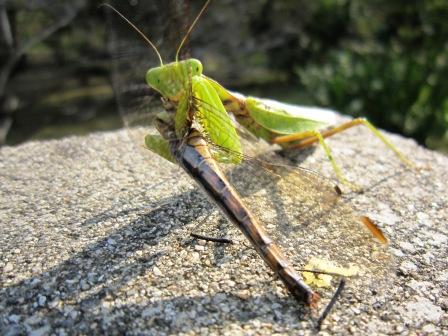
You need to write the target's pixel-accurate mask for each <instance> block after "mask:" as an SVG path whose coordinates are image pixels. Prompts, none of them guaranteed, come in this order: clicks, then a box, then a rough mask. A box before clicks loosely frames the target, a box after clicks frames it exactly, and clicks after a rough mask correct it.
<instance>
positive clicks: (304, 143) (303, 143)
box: [274, 118, 415, 168]
mask: <svg viewBox="0 0 448 336" xmlns="http://www.w3.org/2000/svg"><path fill="white" fill-rule="evenodd" d="M358 125H364V126H366V127H367V128H368V129H369V130H370V131H371V132H372V133H373V134H374V135H375V136H376V137H378V138H379V139H380V140H381V141H382V142H383V143H384V144H385V145H386V146H387V147H389V148H390V149H391V150H392V151H393V152H394V153H395V154H396V155H397V156H398V158H399V159H400V160H401V161H402V162H403V163H404V164H405V165H406V166H408V167H410V168H414V167H415V165H414V164H413V163H412V162H411V161H409V160H408V159H407V158H406V157H405V156H404V155H403V154H402V153H401V152H400V151H399V150H398V149H397V148H396V147H395V146H394V145H393V144H392V143H391V142H390V141H389V140H388V139H386V137H385V136H384V135H382V134H381V132H380V131H378V129H377V128H376V127H375V126H373V125H372V124H371V123H370V122H369V121H368V120H366V119H364V118H356V119H353V120H350V121H347V122H345V123H343V124H341V125H339V126H335V127H332V128H330V129H327V130H325V131H322V132H321V133H320V134H321V137H323V138H327V137H330V136H332V135H334V134H337V133H340V132H343V131H345V130H347V129H349V128H351V127H353V126H358ZM296 140H300V141H299V142H298V143H297V144H294V145H293V146H292V147H294V148H305V147H308V146H310V145H312V144H313V143H315V142H317V141H319V142H320V139H319V137H318V136H317V135H314V136H309V137H307V136H302V135H301V133H298V134H291V135H286V136H281V137H277V138H276V139H275V140H274V142H275V143H285V142H291V141H296Z"/></svg>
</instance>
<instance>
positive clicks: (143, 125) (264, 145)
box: [106, 1, 406, 308]
mask: <svg viewBox="0 0 448 336" xmlns="http://www.w3.org/2000/svg"><path fill="white" fill-rule="evenodd" d="M209 2H210V1H207V2H206V3H205V5H204V6H203V7H202V9H201V10H200V12H199V14H198V15H197V16H196V18H195V20H194V21H193V23H192V24H191V25H190V27H189V29H188V31H187V33H186V34H185V35H184V36H183V39H182V40H181V42H180V44H179V46H178V48H177V52H176V56H175V61H174V62H172V63H169V64H166V65H165V64H164V63H163V60H162V57H161V52H162V51H163V50H164V49H163V48H168V47H169V46H167V44H170V43H169V41H170V40H171V41H172V40H173V39H174V40H175V39H176V38H179V36H176V37H173V34H172V33H170V32H171V31H172V29H170V28H171V27H170V22H159V21H157V18H158V16H157V13H158V12H159V11H161V10H168V9H167V8H161V7H160V6H164V5H160V4H158V5H157V4H154V3H152V4H145V6H147V7H146V8H145V10H142V11H141V12H140V10H141V9H142V8H141V7H140V8H138V10H137V7H138V6H134V8H133V9H134V10H133V12H132V13H133V14H132V15H133V18H134V19H135V20H133V21H134V22H137V21H139V22H140V21H142V20H143V21H145V20H147V21H146V22H148V21H149V22H150V21H151V20H153V21H155V22H153V25H152V27H153V28H154V31H152V33H153V34H152V35H156V36H157V35H158V36H161V38H160V40H159V42H152V41H151V40H150V39H149V38H148V37H147V36H146V35H145V34H144V33H143V32H142V31H141V30H140V28H138V27H137V26H136V25H135V24H134V23H133V22H131V21H130V20H129V19H128V18H127V17H125V16H124V15H123V14H122V11H121V10H117V9H115V7H112V6H110V5H106V6H107V7H108V9H109V10H111V11H112V12H114V13H115V14H116V16H117V17H119V18H120V19H122V20H124V21H125V23H127V24H128V26H127V27H128V28H129V26H130V27H131V29H128V30H126V29H117V27H120V25H119V24H118V23H114V24H113V25H111V27H112V31H111V34H112V38H111V50H112V52H113V55H114V57H115V61H114V72H113V73H114V75H113V76H114V88H115V92H116V94H117V98H118V102H119V104H120V106H121V111H122V113H123V117H124V120H125V123H126V125H127V127H128V129H129V132H130V133H131V136H132V137H133V138H135V139H136V140H137V142H138V143H139V144H140V146H145V147H146V148H147V149H150V150H151V151H152V153H153V155H159V156H162V157H163V158H165V159H167V160H168V161H170V162H172V163H174V164H176V165H178V166H180V167H181V168H183V170H184V171H185V172H186V173H187V174H188V175H189V176H190V177H191V178H192V180H194V181H195V182H196V184H197V185H199V187H200V188H201V189H202V190H203V192H204V193H205V194H206V195H207V197H208V198H209V199H210V200H211V201H212V202H213V203H214V204H215V205H216V206H217V207H218V208H219V209H220V210H221V211H222V213H223V214H224V216H225V217H226V218H227V219H228V220H229V221H230V222H231V223H233V224H235V225H236V226H237V227H238V228H239V229H240V231H242V233H243V234H244V235H245V236H246V238H247V239H248V240H249V241H250V243H251V244H252V246H253V247H254V249H255V250H256V251H257V252H258V254H259V255H260V256H261V258H262V259H263V260H264V261H265V262H266V264H267V265H268V266H269V267H270V268H271V270H272V271H273V272H274V273H275V274H276V275H277V276H278V278H279V279H280V280H281V281H282V282H283V284H284V285H285V287H286V288H287V289H288V291H289V292H290V293H291V294H292V295H293V296H294V297H295V298H296V299H297V300H298V301H300V302H302V303H305V304H306V305H308V306H309V307H312V308H315V307H317V306H318V303H319V301H320V300H321V296H322V293H319V294H318V293H317V292H316V291H315V290H314V289H312V288H311V287H310V284H308V283H306V282H305V281H304V280H303V276H305V277H306V274H307V273H309V272H306V270H305V271H304V273H302V275H301V274H300V272H299V271H298V270H299V269H302V270H303V265H304V263H305V262H306V261H309V260H322V259H324V260H327V261H329V262H330V263H334V265H338V266H334V267H333V266H330V267H327V269H330V271H328V272H327V273H333V275H334V273H338V272H339V271H340V272H341V273H344V271H343V270H348V269H354V268H356V269H357V271H356V272H354V273H356V274H357V275H361V274H362V276H359V278H361V279H362V280H361V281H360V284H365V283H366V282H367V281H368V282H370V283H375V282H378V281H380V279H383V278H384V277H385V275H386V274H387V270H388V269H389V267H390V265H391V257H390V255H389V253H388V252H387V249H384V248H382V247H381V246H379V244H378V242H377V241H375V240H374V239H373V237H372V232H373V233H374V234H375V235H376V237H377V238H379V239H380V240H382V241H383V242H385V237H384V236H383V235H382V233H381V230H379V229H378V228H377V227H376V226H375V225H374V224H373V223H372V221H371V220H370V219H369V218H368V217H359V216H357V215H356V214H355V213H354V211H353V209H352V208H351V207H350V205H349V204H348V203H347V202H345V201H344V200H343V198H342V197H341V195H340V190H339V189H338V188H335V184H334V183H332V181H331V180H329V179H327V178H324V177H322V176H321V175H319V174H318V173H316V172H314V171H311V170H307V169H304V168H300V167H293V166H291V165H290V164H289V162H287V161H286V160H285V159H284V158H283V157H281V156H279V155H278V153H277V151H276V148H275V147H273V146H271V145H272V143H287V145H289V144H291V143H292V145H294V146H303V144H304V142H303V141H302V140H304V141H306V142H307V143H312V142H315V141H319V142H320V143H321V144H323V147H324V149H325V150H326V152H327V154H328V156H329V158H330V160H332V157H331V153H330V152H329V151H328V147H327V146H326V145H325V142H324V141H323V137H326V136H329V135H331V132H337V131H339V130H341V129H343V128H348V127H351V126H352V125H355V124H356V122H355V123H351V124H346V125H345V126H342V127H339V128H338V129H336V130H335V129H333V130H332V131H329V132H327V133H322V134H323V135H322V134H321V133H318V132H316V131H314V128H313V126H308V128H311V130H309V131H306V132H307V133H306V134H305V135H306V136H304V134H302V135H299V136H296V137H293V138H292V139H290V138H287V137H291V136H292V135H291V134H289V135H288V134H286V135H285V134H283V136H281V137H276V138H274V137H273V136H272V134H273V132H272V128H273V126H272V123H271V124H270V122H269V121H266V120H267V119H269V117H272V118H273V119H274V123H275V122H277V123H278V124H279V125H280V126H281V127H283V128H285V120H286V119H288V118H289V121H290V122H292V123H296V124H297V122H298V119H297V118H296V119H294V118H293V117H291V114H289V113H288V111H286V110H283V109H288V106H287V105H281V109H279V108H278V106H274V105H272V104H270V103H269V101H267V100H257V99H255V98H254V99H252V100H250V101H248V100H247V99H246V100H245V101H244V104H242V101H243V99H244V97H242V96H240V95H238V94H236V93H231V92H230V91H227V90H225V89H224V88H222V87H221V86H220V84H219V83H218V82H216V81H214V80H212V79H210V78H208V77H205V76H203V74H202V71H203V65H202V64H201V62H200V61H198V60H197V59H191V58H189V59H183V60H179V53H180V50H181V48H182V46H183V45H184V43H185V41H186V39H187V37H188V36H189V35H190V33H191V31H192V29H193V27H194V26H195V24H196V22H197V21H198V19H199V17H200V16H201V15H202V13H203V12H204V11H205V9H206V7H207V5H208V4H209ZM142 13H145V15H143V14H142ZM123 26H125V25H123ZM121 28H123V27H121ZM132 34H134V35H140V37H143V39H144V41H145V42H146V43H136V41H135V36H134V38H132V37H130V36H132ZM161 42H163V43H164V44H165V47H161V46H160V45H159V47H156V44H160V43H161ZM147 45H149V47H150V48H151V49H152V50H153V52H154V53H155V56H156V57H154V53H153V55H152V57H151V55H150V54H149V53H148V51H147V49H146V48H147ZM171 48H172V44H171ZM155 59H159V63H160V64H158V65H156V63H155ZM204 67H205V65H204ZM204 71H205V69H204ZM145 72H146V83H145ZM173 73H174V74H175V75H173ZM175 78H182V79H183V81H180V82H177V81H175ZM216 101H219V102H221V103H222V104H221V105H219V104H218V106H217V105H216ZM249 104H250V105H251V107H250V108H251V109H252V110H254V111H256V112H255V115H256V117H255V120H253V119H254V118H252V119H250V116H249V115H248V114H247V109H248V107H247V106H248V105H249ZM257 111H258V113H257ZM228 112H230V113H233V116H234V117H233V118H232V117H230V115H229V114H228ZM275 114H276V116H275ZM300 121H301V122H302V123H307V122H308V123H309V124H310V123H313V122H314V123H316V124H317V123H318V121H315V120H306V119H304V118H303V117H302V118H301V119H300ZM238 124H239V125H240V126H242V127H240V126H238ZM365 125H366V126H368V127H369V125H370V124H365ZM372 127H373V126H372ZM305 128H306V127H305ZM369 128H370V127H369ZM370 129H371V130H373V131H374V133H375V134H376V133H377V132H378V131H376V129H374V128H373V129H372V128H370ZM290 133H291V132H290ZM378 134H380V133H379V132H378ZM379 137H380V138H381V139H382V140H383V139H384V141H385V143H386V144H388V145H390V146H391V148H392V149H394V151H396V150H395V147H393V146H392V145H391V144H390V143H389V142H388V141H387V139H385V138H384V137H383V136H382V135H381V134H380V135H379ZM285 139H286V140H285ZM296 141H298V143H295V142H296ZM148 152H149V151H148ZM396 152H397V155H398V156H399V157H400V158H402V159H404V160H406V159H405V158H404V157H403V156H402V155H401V154H400V153H399V152H398V151H396ZM332 164H333V166H335V163H334V161H332ZM335 170H336V172H338V171H339V170H338V168H337V166H336V168H335ZM338 177H339V178H340V180H342V182H345V183H348V181H347V180H345V178H343V177H342V175H341V174H340V173H338ZM363 224H364V226H366V227H367V228H368V229H369V230H370V231H369V230H362V229H361V228H362V227H363ZM298 265H302V267H299V266H298ZM332 267H333V270H336V271H333V272H332V271H331V268H332ZM358 269H359V271H358ZM317 272H319V271H317ZM324 273H325V272H324ZM327 275H328V274H327ZM329 275H331V274H329ZM354 281H355V280H354ZM322 291H325V290H324V289H322ZM330 292H331V291H330Z"/></svg>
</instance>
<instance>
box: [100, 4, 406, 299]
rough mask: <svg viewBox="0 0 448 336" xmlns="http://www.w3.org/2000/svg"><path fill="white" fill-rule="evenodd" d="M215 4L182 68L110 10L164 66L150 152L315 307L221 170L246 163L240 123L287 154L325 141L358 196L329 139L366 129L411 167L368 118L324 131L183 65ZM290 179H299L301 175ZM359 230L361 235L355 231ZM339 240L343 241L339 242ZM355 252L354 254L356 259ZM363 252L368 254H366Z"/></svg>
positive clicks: (153, 74) (149, 76) (153, 77)
mask: <svg viewBox="0 0 448 336" xmlns="http://www.w3.org/2000/svg"><path fill="white" fill-rule="evenodd" d="M209 3H210V0H207V1H206V3H205V4H204V6H203V7H202V9H201V11H200V12H199V14H198V15H197V17H196V18H195V20H194V21H193V23H192V24H191V26H190V27H189V29H188V31H187V33H186V34H185V36H184V37H183V39H182V41H181V42H180V44H179V47H178V49H177V52H176V57H175V61H174V62H172V63H168V64H164V62H163V60H162V57H161V55H160V53H159V51H158V49H157V48H156V46H155V45H154V43H153V42H152V41H151V40H150V39H148V38H147V37H146V36H145V35H144V34H143V33H142V32H141V31H140V30H139V29H138V28H137V27H136V26H135V25H134V24H133V23H132V22H130V21H129V20H128V19H127V18H126V17H124V16H123V15H122V14H121V13H120V12H119V11H117V10H116V9H115V8H114V7H112V6H110V5H105V6H107V7H109V8H110V9H112V10H113V11H115V12H116V13H117V14H118V15H119V16H120V17H121V18H122V19H123V20H125V21H126V22H127V23H128V24H129V25H130V26H131V27H132V28H133V29H134V30H135V31H136V32H137V33H138V34H140V36H141V37H142V38H143V39H144V40H145V41H146V42H147V43H148V44H149V45H150V47H151V48H152V49H153V50H154V52H155V54H156V55H157V57H158V59H159V63H160V65H159V66H156V67H152V68H150V69H149V70H147V72H146V75H145V80H146V84H147V85H148V86H149V87H150V88H151V89H152V90H154V91H156V92H158V93H159V95H160V96H161V99H162V102H163V107H164V110H163V111H159V112H158V113H157V114H156V116H155V118H154V120H153V121H154V124H155V127H156V129H157V131H158V134H147V135H146V136H145V140H144V143H145V147H146V148H147V149H149V150H150V151H152V152H154V153H156V154H157V155H159V156H161V157H162V158H164V159H166V160H168V161H170V162H172V163H174V164H177V165H179V166H181V167H182V168H183V169H184V170H185V171H186V172H187V173H188V174H189V175H190V176H191V177H192V178H193V179H194V180H195V181H196V182H197V183H198V184H199V185H200V186H201V187H202V189H203V190H204V191H205V192H206V194H207V195H208V196H209V199H211V200H213V201H214V202H215V204H217V205H218V206H219V207H220V208H221V210H222V212H223V213H224V214H225V215H226V216H227V218H228V219H229V220H230V221H231V222H233V223H235V224H236V225H237V226H238V227H239V228H240V230H241V231H242V232H243V233H244V234H245V235H246V237H247V238H248V239H249V240H250V242H251V243H252V244H253V246H254V247H255V249H256V250H257V252H258V253H259V254H260V255H261V256H262V258H263V259H264V260H265V261H266V263H267V264H268V265H269V266H270V268H271V269H272V270H273V271H274V272H275V273H276V274H277V275H278V276H279V277H280V279H281V280H282V281H283V283H284V284H285V286H286V287H287V288H288V290H289V291H290V292H291V293H292V294H293V295H294V296H295V297H296V298H297V299H298V300H300V301H302V302H303V301H304V302H306V303H307V304H308V305H310V306H315V305H316V304H317V302H318V300H319V295H318V294H317V293H315V292H314V291H313V290H311V288H310V287H309V286H308V285H307V284H305V283H303V282H302V281H301V280H300V276H299V275H298V274H297V273H296V272H295V271H294V269H293V268H292V267H291V265H290V263H289V262H288V260H287V258H285V256H284V255H283V254H282V252H281V251H280V250H279V248H277V246H276V245H275V244H274V242H273V241H272V240H271V239H270V238H269V236H268V235H267V234H266V232H265V231H264V229H263V227H262V226H261V225H260V224H261V223H259V222H258V219H257V218H256V216H255V215H254V214H252V211H251V209H250V207H248V206H246V205H245V204H244V202H243V201H242V200H241V199H240V197H239V195H238V191H237V190H236V188H233V186H232V185H231V184H230V183H229V181H227V179H226V176H225V174H224V173H223V172H221V171H220V169H219V167H218V164H216V163H223V164H231V165H235V166H238V165H239V164H240V163H242V161H243V160H244V159H245V151H244V148H243V145H242V141H241V139H240V136H239V133H238V131H237V127H236V124H235V123H238V124H239V125H240V126H242V127H243V128H244V129H246V130H247V131H248V132H250V133H251V134H252V135H253V136H255V137H256V138H259V139H262V140H264V141H266V142H268V143H270V144H278V145H280V146H281V147H284V148H303V147H307V146H309V145H311V144H313V143H315V142H319V143H320V144H321V146H322V147H323V149H324V151H325V153H326V155H327V157H328V158H329V160H330V162H331V164H332V166H333V168H334V171H335V173H336V175H337V177H338V179H339V180H340V181H341V182H342V183H343V184H345V185H347V186H348V187H350V188H351V189H354V190H359V187H357V186H356V185H355V184H354V183H352V182H350V181H348V180H347V179H346V178H345V177H344V176H343V174H342V172H341V169H340V168H339V166H338V165H337V163H336V161H335V160H334V158H333V157H332V154H331V150H330V148H329V146H328V145H327V144H326V142H325V140H324V139H325V138H326V137H329V136H331V135H333V134H336V133H339V132H342V131H344V130H345V129H347V128H350V127H353V126H356V125H364V126H366V127H367V128H368V129H370V130H371V131H372V132H373V134H375V135H376V136H377V137H378V138H379V139H381V140H382V141H383V142H384V143H385V144H386V145H387V146H388V147H389V148H391V149H392V150H393V151H394V152H395V153H396V154H397V156H398V157H399V158H400V159H401V160H402V161H403V162H404V163H405V164H406V165H412V163H411V162H410V161H409V160H408V159H406V158H405V157H404V155H403V154H401V153H400V152H399V151H398V149H396V148H395V146H394V145H393V144H392V143H390V142H389V141H388V140H387V139H386V138H385V137H384V136H383V135H382V134H381V133H380V132H379V131H378V130H377V129H376V128H375V127H374V126H372V125H371V124H370V123H369V122H368V121H367V120H365V119H354V120H351V121H349V122H346V123H344V124H342V125H339V126H330V127H329V128H325V127H326V126H328V124H326V123H325V122H324V121H323V120H322V118H320V116H316V117H315V118H313V117H312V116H309V115H305V114H303V115H301V114H297V113H292V112H291V111H290V110H288V109H287V108H286V107H281V106H279V105H275V104H271V103H269V102H268V101H266V100H263V99H259V98H255V97H246V96H243V95H241V94H238V93H234V92H231V91H229V90H227V89H226V88H224V87H223V86H222V85H221V84H220V83H218V82H217V81H215V80H213V79H211V78H209V77H207V76H206V75H204V73H203V65H202V63H201V62H200V61H199V60H198V59H194V58H190V59H186V60H179V53H180V50H181V49H182V46H183V45H184V43H185V41H186V39H187V37H188V36H189V35H190V33H191V31H192V30H193V28H194V26H195V25H196V23H197V21H198V19H199V18H200V17H201V15H202V14H203V12H204V11H205V9H206V8H207V6H208V4H209ZM142 77H143V76H142ZM142 80H143V79H142ZM274 168H279V167H274ZM291 175H293V177H295V178H299V176H298V174H295V173H292V174H291ZM310 181H311V180H310ZM284 186H285V188H284V190H283V191H285V193H287V192H290V193H291V194H292V197H293V198H294V197H296V196H297V193H294V192H293V191H291V190H292V189H294V188H295V187H294V186H289V185H287V183H285V185H284ZM287 189H289V190H287ZM298 189H299V188H297V190H298ZM294 200H295V198H294ZM296 203H297V202H296ZM291 204H294V202H291ZM266 207H267V206H266ZM294 208H297V207H296V206H294ZM347 225H349V224H347ZM366 226H367V225H366ZM352 231H353V232H355V231H356V229H352ZM371 231H373V230H371ZM302 232H303V231H302ZM355 234H356V233H355ZM317 235H318V234H316V236H317ZM380 235H381V233H380ZM322 237H323V238H329V237H330V234H328V233H327V234H324V235H323V236H322ZM353 237H354V236H352V237H351V239H353ZM377 237H378V236H377ZM338 238H342V236H341V235H339V236H338ZM337 247H340V246H337ZM352 248H353V247H352ZM347 250H348V249H347ZM351 251H352V250H350V251H349V252H350V253H352V252H351ZM360 251H361V253H363V252H364V250H362V248H360ZM352 257H353V255H352Z"/></svg>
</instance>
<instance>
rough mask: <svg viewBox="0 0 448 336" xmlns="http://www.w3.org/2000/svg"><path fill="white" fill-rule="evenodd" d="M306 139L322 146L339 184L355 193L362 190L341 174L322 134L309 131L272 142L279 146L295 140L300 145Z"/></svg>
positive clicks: (294, 146)
mask: <svg viewBox="0 0 448 336" xmlns="http://www.w3.org/2000/svg"><path fill="white" fill-rule="evenodd" d="M284 138H286V139H287V140H285V141H283V139H284ZM302 139H303V140H302ZM308 139H313V140H314V141H313V142H311V143H310V144H312V143H314V142H316V141H319V143H320V145H321V146H322V148H323V150H324V152H325V154H326V155H327V157H328V160H330V163H331V165H332V166H333V170H334V172H335V173H336V176H337V178H338V180H339V181H340V182H342V183H343V184H345V185H346V186H348V187H349V188H350V189H352V190H354V191H356V192H360V191H361V190H362V189H361V188H360V187H359V186H357V185H356V184H353V183H351V182H350V181H349V180H347V179H346V178H345V177H344V174H342V170H341V168H340V167H339V165H338V164H337V163H336V161H335V159H334V158H333V155H332V154H331V150H330V147H329V146H328V145H327V143H326V142H325V140H324V135H323V134H322V133H320V132H319V131H316V130H310V131H304V132H300V133H296V134H291V135H287V136H282V137H278V138H276V139H274V142H275V143H279V144H281V143H284V142H290V141H297V140H299V144H301V143H302V142H304V141H307V140H308ZM279 140H280V141H279ZM300 140H301V141H300ZM307 146H309V145H307ZM307 146H301V147H300V148H305V147H307ZM288 148H296V145H295V144H294V145H292V146H290V147H288Z"/></svg>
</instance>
